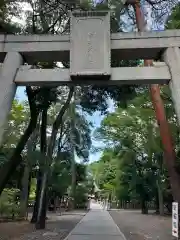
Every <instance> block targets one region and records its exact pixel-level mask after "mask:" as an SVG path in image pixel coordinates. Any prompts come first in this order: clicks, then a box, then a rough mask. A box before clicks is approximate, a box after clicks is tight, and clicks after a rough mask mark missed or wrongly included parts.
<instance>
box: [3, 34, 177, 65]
mask: <svg viewBox="0 0 180 240" xmlns="http://www.w3.org/2000/svg"><path fill="white" fill-rule="evenodd" d="M168 47H180V30H167V31H161V32H142V33H113V34H111V54H112V58H116V59H125V60H126V59H129V60H133V59H156V58H159V57H160V54H161V52H162V51H163V50H165V49H167V48H168ZM69 50H70V36H69V35H18V36H16V35H0V62H3V60H4V56H5V54H6V53H7V52H20V53H21V54H22V55H23V57H24V58H25V60H26V61H27V62H28V63H32V62H34V60H36V61H52V60H54V61H62V60H66V61H68V60H69Z"/></svg>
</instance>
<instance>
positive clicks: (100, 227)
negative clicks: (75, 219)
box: [66, 203, 125, 240]
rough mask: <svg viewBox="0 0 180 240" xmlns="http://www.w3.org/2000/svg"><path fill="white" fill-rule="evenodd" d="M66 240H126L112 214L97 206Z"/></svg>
mask: <svg viewBox="0 0 180 240" xmlns="http://www.w3.org/2000/svg"><path fill="white" fill-rule="evenodd" d="M66 240H125V237H124V235H123V234H122V233H121V231H120V230H119V228H118V227H117V225H116V224H115V223H114V221H113V219H112V218H111V216H110V214H109V213H108V212H107V211H104V210H102V207H101V206H100V205H99V204H97V203H93V204H91V210H90V211H89V212H88V213H87V214H86V215H85V216H84V218H83V219H82V220H81V221H80V222H79V224H77V225H76V227H75V228H74V229H73V231H72V232H71V233H70V235H69V236H67V238H66Z"/></svg>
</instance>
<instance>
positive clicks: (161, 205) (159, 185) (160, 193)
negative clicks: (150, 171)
mask: <svg viewBox="0 0 180 240" xmlns="http://www.w3.org/2000/svg"><path fill="white" fill-rule="evenodd" d="M156 185H157V190H158V200H159V214H160V215H161V216H163V215H164V198H163V189H162V183H161V181H160V179H159V180H157V182H156Z"/></svg>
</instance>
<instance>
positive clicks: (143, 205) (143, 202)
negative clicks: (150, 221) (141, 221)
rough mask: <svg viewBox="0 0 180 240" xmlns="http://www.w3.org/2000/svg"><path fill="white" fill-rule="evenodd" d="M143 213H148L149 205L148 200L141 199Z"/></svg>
mask: <svg viewBox="0 0 180 240" xmlns="http://www.w3.org/2000/svg"><path fill="white" fill-rule="evenodd" d="M141 213H142V214H148V206H147V202H146V200H144V199H142V201H141Z"/></svg>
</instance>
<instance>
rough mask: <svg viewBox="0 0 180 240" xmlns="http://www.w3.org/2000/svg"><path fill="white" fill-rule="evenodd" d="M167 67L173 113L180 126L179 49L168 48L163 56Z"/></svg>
mask: <svg viewBox="0 0 180 240" xmlns="http://www.w3.org/2000/svg"><path fill="white" fill-rule="evenodd" d="M163 59H164V61H165V62H166V64H167V65H168V67H169V71H170V74H171V81H170V83H169V88H170V89H171V95H172V99H173V102H174V107H175V111H176V114H177V118H178V123H179V125H180V49H179V47H171V48H168V49H167V50H166V51H165V53H164V56H163Z"/></svg>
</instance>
